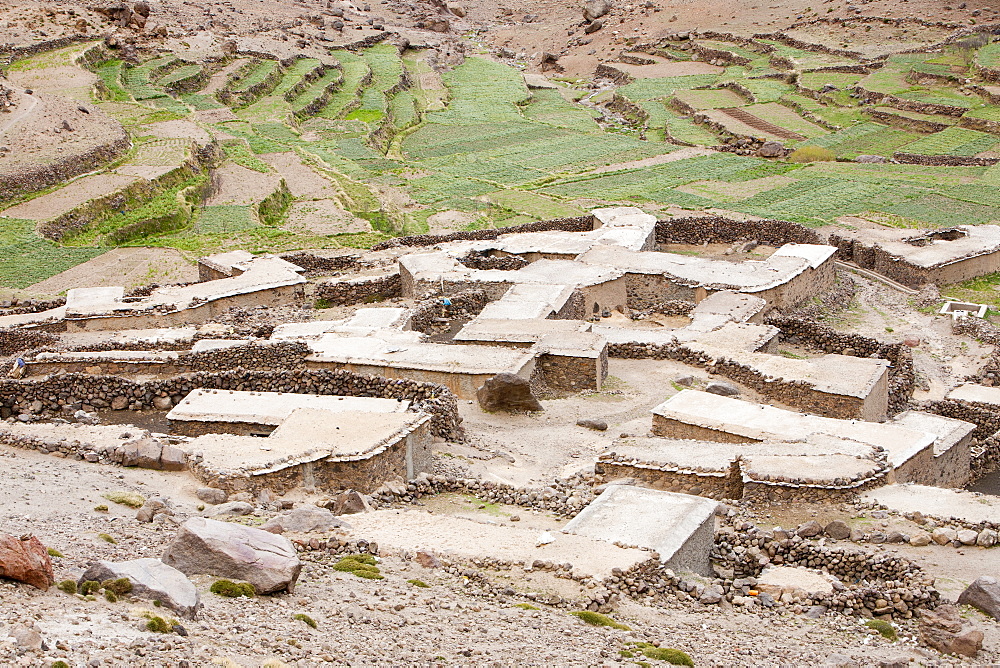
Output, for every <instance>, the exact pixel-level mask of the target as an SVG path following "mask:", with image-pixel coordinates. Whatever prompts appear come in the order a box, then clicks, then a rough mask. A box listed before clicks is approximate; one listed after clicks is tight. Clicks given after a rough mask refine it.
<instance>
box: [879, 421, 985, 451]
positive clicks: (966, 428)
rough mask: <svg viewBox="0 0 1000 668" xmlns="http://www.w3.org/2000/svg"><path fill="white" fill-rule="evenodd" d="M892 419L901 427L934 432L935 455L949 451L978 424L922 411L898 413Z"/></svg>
mask: <svg viewBox="0 0 1000 668" xmlns="http://www.w3.org/2000/svg"><path fill="white" fill-rule="evenodd" d="M892 421H893V423H895V424H898V425H899V426H901V427H907V428H908V429H916V430H919V431H926V432H929V433H931V434H934V436H936V437H937V438H936V440H935V441H934V454H935V455H940V454H942V453H944V452H947V451H948V450H949V449H950V448H951V446H953V445H954V444H956V443H958V442H959V441H961V440H962V439H963V438H965V437H966V436H968V435H969V434H971V433H972V432H973V431H975V430H976V425H974V424H972V423H971V422H965V421H964V420H956V419H955V418H950V417H945V416H943V415H935V414H934V413H922V412H920V411H905V412H903V413H898V414H896V415H895V416H894V417H893V418H892Z"/></svg>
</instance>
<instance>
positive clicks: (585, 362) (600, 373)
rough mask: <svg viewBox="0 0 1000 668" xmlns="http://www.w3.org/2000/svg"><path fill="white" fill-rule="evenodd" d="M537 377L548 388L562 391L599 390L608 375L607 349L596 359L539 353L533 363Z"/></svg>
mask: <svg viewBox="0 0 1000 668" xmlns="http://www.w3.org/2000/svg"><path fill="white" fill-rule="evenodd" d="M535 369H536V371H537V373H538V374H539V379H540V380H541V381H542V382H543V383H545V386H546V387H547V388H549V389H553V390H560V391H564V392H580V391H581V390H600V389H601V385H602V384H603V383H604V379H605V378H606V377H607V375H608V354H607V349H606V348H605V350H603V351H602V352H601V355H600V356H598V357H597V358H596V359H595V358H592V357H570V356H568V355H545V354H543V355H540V356H539V358H538V361H537V362H536V364H535Z"/></svg>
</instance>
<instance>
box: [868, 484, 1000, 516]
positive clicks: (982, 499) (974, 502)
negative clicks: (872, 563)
mask: <svg viewBox="0 0 1000 668" xmlns="http://www.w3.org/2000/svg"><path fill="white" fill-rule="evenodd" d="M861 498H863V499H865V500H866V501H876V502H878V503H881V504H883V505H885V506H888V507H889V508H891V509H892V510H895V511H897V512H900V513H909V512H914V511H920V512H921V513H923V514H925V515H933V516H936V517H946V518H947V517H955V518H958V519H960V520H964V521H966V522H970V523H972V524H978V523H979V522H993V523H996V522H1000V496H993V495H992V494H978V493H976V492H967V491H965V490H958V489H945V488H943V487H928V486H926V485H913V484H903V485H886V486H885V487H879V488H877V489H872V490H869V491H867V492H865V493H864V494H862V496H861Z"/></svg>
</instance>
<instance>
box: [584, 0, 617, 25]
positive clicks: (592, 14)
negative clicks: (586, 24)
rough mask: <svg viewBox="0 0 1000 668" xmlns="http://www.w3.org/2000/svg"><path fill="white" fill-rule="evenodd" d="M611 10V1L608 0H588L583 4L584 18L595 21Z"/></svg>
mask: <svg viewBox="0 0 1000 668" xmlns="http://www.w3.org/2000/svg"><path fill="white" fill-rule="evenodd" d="M610 11H611V3H609V2H608V1H607V0H587V2H586V3H584V5H583V18H584V20H585V21H594V20H596V19H599V18H601V17H602V16H605V15H606V14H607V13H608V12H610Z"/></svg>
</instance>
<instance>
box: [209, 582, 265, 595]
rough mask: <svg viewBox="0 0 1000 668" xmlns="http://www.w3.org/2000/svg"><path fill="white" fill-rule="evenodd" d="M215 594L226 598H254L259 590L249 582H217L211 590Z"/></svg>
mask: <svg viewBox="0 0 1000 668" xmlns="http://www.w3.org/2000/svg"><path fill="white" fill-rule="evenodd" d="M209 591H211V592H212V593H213V594H218V595H219V596H224V597H226V598H239V597H241V596H243V597H245V598H253V597H254V596H256V595H257V590H256V589H255V588H254V586H253V585H252V584H250V583H249V582H233V581H232V580H216V581H215V582H213V583H212V586H211V587H210V588H209Z"/></svg>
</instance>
